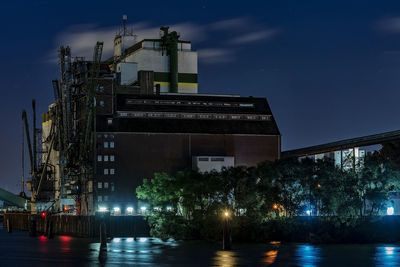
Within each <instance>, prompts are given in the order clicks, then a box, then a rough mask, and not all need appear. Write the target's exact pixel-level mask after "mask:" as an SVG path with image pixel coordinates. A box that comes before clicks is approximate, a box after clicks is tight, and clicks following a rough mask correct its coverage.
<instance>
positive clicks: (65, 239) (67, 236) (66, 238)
mask: <svg viewBox="0 0 400 267" xmlns="http://www.w3.org/2000/svg"><path fill="white" fill-rule="evenodd" d="M60 239H61V241H63V242H68V241H70V240H71V237H70V236H69V235H61V236H60Z"/></svg>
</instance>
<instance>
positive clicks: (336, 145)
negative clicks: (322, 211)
mask: <svg viewBox="0 0 400 267" xmlns="http://www.w3.org/2000/svg"><path fill="white" fill-rule="evenodd" d="M398 140H400V131H391V132H386V133H380V134H373V135H368V136H362V137H356V138H350V139H345V140H341V141H336V142H331V143H326V144H321V145H316V146H309V147H303V148H298V149H293V150H287V151H284V152H282V157H283V158H290V157H305V156H309V155H316V154H322V153H328V152H333V151H339V150H343V149H349V148H354V147H361V146H371V145H377V144H383V143H387V142H393V141H398Z"/></svg>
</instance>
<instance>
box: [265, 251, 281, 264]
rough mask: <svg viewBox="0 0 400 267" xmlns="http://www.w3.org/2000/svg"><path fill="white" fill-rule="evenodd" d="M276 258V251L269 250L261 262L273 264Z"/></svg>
mask: <svg viewBox="0 0 400 267" xmlns="http://www.w3.org/2000/svg"><path fill="white" fill-rule="evenodd" d="M277 256H278V250H270V251H268V252H266V253H265V258H264V260H263V262H264V263H266V264H272V263H274V262H275V260H276V257H277Z"/></svg>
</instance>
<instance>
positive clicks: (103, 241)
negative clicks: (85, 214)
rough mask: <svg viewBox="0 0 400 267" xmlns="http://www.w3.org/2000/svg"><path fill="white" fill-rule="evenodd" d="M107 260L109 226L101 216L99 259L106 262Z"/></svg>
mask: <svg viewBox="0 0 400 267" xmlns="http://www.w3.org/2000/svg"><path fill="white" fill-rule="evenodd" d="M106 260H107V228H106V223H105V219H104V217H102V218H101V223H100V250H99V261H100V263H104V262H105V261H106Z"/></svg>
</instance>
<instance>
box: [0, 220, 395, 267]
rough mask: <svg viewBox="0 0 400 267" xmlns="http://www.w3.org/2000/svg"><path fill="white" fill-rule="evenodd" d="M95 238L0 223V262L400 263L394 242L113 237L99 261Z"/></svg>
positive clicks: (257, 264) (21, 264) (218, 264)
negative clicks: (226, 246) (34, 233)
mask: <svg viewBox="0 0 400 267" xmlns="http://www.w3.org/2000/svg"><path fill="white" fill-rule="evenodd" d="M99 248H100V244H99V242H98V240H93V239H87V238H74V237H70V236H56V237H54V239H47V238H45V237H43V236H38V237H29V236H28V233H27V232H22V231H14V232H13V233H11V234H9V233H7V231H6V230H5V229H3V228H2V225H1V224H0V266H74V267H77V266H127V265H132V266H133V265H134V266H353V267H355V266H400V246H399V245H398V244H352V245H311V244H301V243H291V244H281V243H279V242H273V243H269V244H234V245H233V249H232V250H231V251H223V250H221V249H220V245H218V244H213V243H207V242H176V241H172V240H170V241H167V242H162V241H161V240H159V239H155V238H138V239H137V240H134V239H133V238H113V239H111V240H110V242H109V243H108V246H107V252H106V253H105V254H103V256H104V255H106V259H105V262H104V263H100V261H99Z"/></svg>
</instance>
